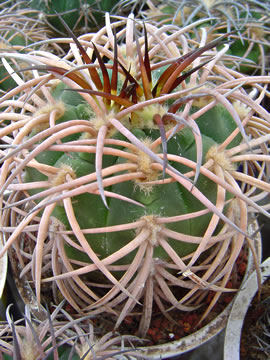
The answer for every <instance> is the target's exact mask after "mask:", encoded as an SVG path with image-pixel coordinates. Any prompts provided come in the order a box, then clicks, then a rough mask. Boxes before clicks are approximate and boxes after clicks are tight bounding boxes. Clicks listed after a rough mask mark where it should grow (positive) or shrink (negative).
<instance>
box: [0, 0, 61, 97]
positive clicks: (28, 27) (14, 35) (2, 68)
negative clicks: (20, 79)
mask: <svg viewBox="0 0 270 360" xmlns="http://www.w3.org/2000/svg"><path fill="white" fill-rule="evenodd" d="M23 3H24V2H15V3H13V2H12V1H5V2H1V4H0V48H1V51H10V52H13V51H21V50H22V49H24V47H25V46H28V52H30V51H32V50H33V49H31V44H33V43H35V42H38V41H44V40H48V38H50V37H51V35H52V32H51V31H49V30H48V29H46V27H45V26H44V25H43V23H42V22H41V21H40V20H39V19H38V12H37V11H34V10H31V9H22V8H20V6H21V4H23ZM49 49H50V51H54V52H55V53H58V54H59V53H61V51H62V50H61V48H60V47H59V46H58V45H57V44H53V43H50V45H47V44H43V45H42V46H40V47H39V51H42V50H49ZM3 61H4V60H3ZM8 64H9V65H11V64H12V70H11V71H13V69H16V70H19V69H20V68H21V67H22V66H23V67H25V65H26V64H24V65H23V64H21V63H20V62H18V61H16V60H14V59H13V60H12V61H11V62H10V61H8V62H7V64H6V65H3V64H2V61H1V65H0V77H1V81H0V88H1V90H2V92H5V91H8V90H10V89H11V88H13V87H14V86H16V85H17V83H16V82H15V81H14V80H13V79H12V78H11V77H10V76H9V73H8V71H7V70H8V69H9V68H8ZM28 75H29V73H28ZM25 76H27V74H25Z"/></svg>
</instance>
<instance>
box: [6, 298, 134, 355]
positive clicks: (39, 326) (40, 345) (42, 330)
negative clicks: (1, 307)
mask: <svg viewBox="0 0 270 360" xmlns="http://www.w3.org/2000/svg"><path fill="white" fill-rule="evenodd" d="M9 310H10V309H9V308H8V309H7V316H6V317H7V321H6V322H0V336H1V338H0V357H1V359H5V360H9V359H21V360H39V359H40V360H41V359H48V360H59V359H62V360H64V359H70V360H71V359H73V360H77V359H78V360H79V359H87V360H91V359H100V360H105V359H108V360H109V359H116V356H120V355H121V354H128V355H131V354H132V355H135V356H136V349H135V347H134V345H133V343H134V342H135V341H138V340H139V339H138V338H136V337H135V336H131V335H130V336H128V335H127V336H120V335H117V334H113V333H109V334H106V335H105V336H100V338H98V337H97V334H96V333H97V332H95V331H94V327H93V324H92V323H91V321H89V316H88V317H87V316H86V317H82V318H80V319H73V318H72V317H71V316H70V315H69V314H68V313H67V312H66V311H65V310H64V308H63V302H62V303H61V304H59V305H58V306H57V307H56V308H55V309H53V310H52V313H51V314H50V312H49V311H47V319H45V320H44V321H42V322H40V321H38V320H37V319H35V318H34V317H33V316H32V315H31V312H30V309H29V308H28V307H27V306H26V307H25V314H24V318H23V319H21V320H18V321H13V319H12V317H11V316H10V314H9ZM86 320H87V324H86ZM11 339H12V342H11V341H10V340H11ZM127 344H128V346H129V348H133V350H132V349H131V350H125V347H126V345H127ZM116 346H117V347H118V348H116ZM119 348H120V350H119Z"/></svg>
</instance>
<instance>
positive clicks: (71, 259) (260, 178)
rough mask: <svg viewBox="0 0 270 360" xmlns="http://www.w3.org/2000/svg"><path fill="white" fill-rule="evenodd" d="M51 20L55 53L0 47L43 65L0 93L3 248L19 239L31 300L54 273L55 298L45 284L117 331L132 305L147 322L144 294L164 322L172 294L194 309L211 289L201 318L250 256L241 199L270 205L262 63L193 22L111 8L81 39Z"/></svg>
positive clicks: (142, 329)
mask: <svg viewBox="0 0 270 360" xmlns="http://www.w3.org/2000/svg"><path fill="white" fill-rule="evenodd" d="M63 24H64V26H65V28H66V31H67V32H69V35H70V36H71V39H70V44H71V47H70V51H69V53H68V54H67V55H66V56H65V57H64V58H63V59H60V58H57V61H56V57H54V58H51V57H50V56H47V55H46V54H37V55H32V54H11V55H10V54H8V53H2V57H8V56H12V57H13V58H20V59H21V58H23V59H24V61H26V62H28V63H29V64H31V68H29V67H27V68H26V69H25V70H27V71H30V70H32V71H36V72H38V74H39V77H38V78H37V77H36V78H35V79H34V80H29V81H28V82H26V83H24V84H23V85H18V87H17V88H16V89H14V91H13V92H10V93H8V94H6V95H5V96H4V97H3V98H2V100H1V106H2V107H5V106H7V105H8V104H10V105H9V106H10V107H11V108H10V110H12V114H13V115H11V114H10V113H8V117H9V118H10V119H11V123H10V124H9V125H8V126H5V127H3V128H2V129H1V130H0V135H1V137H2V138H3V140H4V141H5V142H6V143H7V148H8V149H7V150H5V151H2V162H3V164H2V171H1V177H0V184H1V186H0V187H1V189H2V190H1V193H2V194H3V193H4V191H6V190H10V191H11V194H10V196H9V198H8V200H7V201H6V203H4V204H3V210H2V212H1V221H2V223H3V233H4V234H5V235H6V243H5V245H4V247H3V249H2V250H1V252H0V256H1V255H3V254H4V253H5V252H6V251H8V250H9V249H10V251H12V250H11V249H12V248H13V249H16V256H17V257H18V263H19V265H20V267H21V268H22V272H21V277H22V278H24V277H25V278H27V279H28V280H30V283H31V284H33V289H35V292H36V295H37V302H38V303H39V304H41V303H42V302H43V301H46V300H44V299H43V296H44V295H45V292H47V291H48V290H47V289H48V287H47V283H50V282H52V283H53V284H54V285H53V286H52V288H53V289H54V290H53V295H52V296H53V298H54V299H55V301H59V300H60V299H59V298H58V295H57V292H56V291H55V286H56V287H57V288H58V289H59V291H60V292H61V294H62V296H63V297H65V299H66V300H67V301H68V303H69V304H70V305H71V306H72V308H73V311H75V312H78V313H79V314H81V315H82V314H88V313H91V316H97V315H99V316H100V314H103V315H104V314H105V315H104V316H106V314H109V316H110V317H112V318H113V319H114V327H115V328H116V329H117V328H119V327H120V326H121V324H122V322H123V320H124V319H125V317H126V316H127V315H130V316H134V317H136V316H137V315H138V314H140V315H141V316H139V322H138V334H139V335H140V336H145V335H146V334H147V331H148V328H149V326H150V321H151V316H152V312H153V311H155V310H154V304H155V305H156V307H157V308H158V311H160V312H162V313H163V314H164V316H166V317H167V318H169V319H170V321H172V322H174V319H173V315H170V310H171V309H172V307H173V308H175V309H176V310H178V311H193V310H195V309H197V308H198V307H199V306H201V305H203V304H204V303H205V299H206V297H207V294H208V291H207V290H211V291H214V292H216V293H215V295H214V297H213V299H212V300H211V301H210V303H209V304H208V305H207V306H204V312H203V315H202V318H201V321H203V319H205V318H206V317H207V315H208V314H209V312H210V311H211V310H212V308H213V306H214V305H215V304H216V302H217V301H218V299H219V297H220V296H221V293H222V292H228V291H229V292H231V291H235V289H231V288H228V287H227V282H228V280H229V279H230V277H231V274H232V272H233V269H234V264H235V261H236V259H237V257H238V255H239V253H240V251H241V249H242V248H243V246H244V244H245V243H246V241H247V243H248V245H249V246H250V247H251V249H252V251H253V254H254V257H255V259H256V251H255V249H254V247H253V245H252V240H251V239H250V237H249V236H248V234H247V233H248V212H249V211H250V209H251V208H252V209H254V211H257V212H261V213H263V214H265V215H266V216H269V215H268V213H267V211H266V210H267V206H261V205H259V202H260V201H261V200H262V199H263V198H265V197H266V196H267V194H268V193H269V191H270V186H269V183H268V182H267V177H268V176H269V173H268V171H269V168H268V166H267V164H268V163H269V160H270V157H269V153H268V151H269V149H268V143H269V139H270V138H269V136H270V134H269V115H268V114H267V112H266V111H265V110H264V109H263V107H262V106H261V105H260V102H261V101H262V99H263V96H264V94H265V89H264V84H268V83H269V81H270V80H269V77H267V76H260V77H245V76H243V75H241V74H238V73H236V71H234V70H231V69H228V68H226V67H225V66H224V65H223V63H222V62H221V61H220V58H221V57H222V56H223V55H224V54H225V52H226V51H227V50H228V48H229V46H228V44H226V43H225V44H224V42H226V41H227V40H226V39H227V35H224V36H222V37H220V38H219V39H216V40H214V41H212V42H207V33H206V31H205V29H202V38H201V40H200V42H199V43H197V42H196V41H195V40H190V38H189V37H188V36H187V37H186V36H185V34H186V33H187V32H188V31H192V29H191V26H188V27H187V28H182V29H179V28H177V27H176V26H174V25H170V26H165V27H161V28H157V27H155V26H154V25H151V24H143V23H142V22H139V21H136V22H135V21H134V18H133V17H132V16H130V17H129V18H128V19H125V18H123V19H121V20H119V21H117V22H114V23H111V22H110V19H109V15H108V14H107V18H106V26H105V27H104V28H102V29H100V31H98V32H97V33H96V34H85V35H83V36H81V37H80V38H79V39H77V38H76V37H75V36H74V34H73V33H72V32H71V30H70V29H69V28H68V27H67V25H66V24H65V23H64V22H63ZM195 25H196V24H195ZM124 38H125V39H124ZM218 45H219V46H220V45H223V46H222V48H221V49H220V50H219V51H217V50H216V49H215V47H217V46H218ZM182 49H183V50H182ZM33 64H34V65H33ZM44 72H45V74H44V75H42V73H44ZM242 84H245V88H244V87H243V86H242ZM24 89H27V90H26V91H27V93H29V91H30V94H29V96H28V98H27V101H21V99H25V94H24ZM33 89H34V90H33ZM14 95H16V100H14V101H13V102H12V103H10V97H11V96H14ZM267 95H269V94H268V93H267ZM22 108H23V109H24V111H21V110H22ZM14 110H16V111H14ZM255 113H256V114H255ZM17 114H19V116H17ZM15 115H16V116H15ZM15 180H16V181H15ZM245 239H246V241H245ZM31 269H33V270H32V271H31ZM45 289H46V290H45Z"/></svg>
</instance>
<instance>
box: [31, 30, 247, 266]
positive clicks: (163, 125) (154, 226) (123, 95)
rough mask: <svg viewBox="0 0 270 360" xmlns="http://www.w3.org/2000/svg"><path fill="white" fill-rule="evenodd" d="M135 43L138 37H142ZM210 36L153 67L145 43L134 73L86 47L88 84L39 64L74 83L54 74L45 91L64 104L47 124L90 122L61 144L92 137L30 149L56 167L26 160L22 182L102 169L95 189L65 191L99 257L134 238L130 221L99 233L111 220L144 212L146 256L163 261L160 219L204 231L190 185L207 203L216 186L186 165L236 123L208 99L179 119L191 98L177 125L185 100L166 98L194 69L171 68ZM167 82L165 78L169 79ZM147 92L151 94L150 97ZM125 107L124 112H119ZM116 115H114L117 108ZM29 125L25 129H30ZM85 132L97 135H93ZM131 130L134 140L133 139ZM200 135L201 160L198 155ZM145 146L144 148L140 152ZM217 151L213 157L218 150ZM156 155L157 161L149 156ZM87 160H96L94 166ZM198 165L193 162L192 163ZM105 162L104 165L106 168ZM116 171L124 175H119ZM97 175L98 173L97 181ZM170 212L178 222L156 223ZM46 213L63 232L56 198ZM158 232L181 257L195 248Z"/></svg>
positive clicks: (74, 252)
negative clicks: (203, 107) (46, 169)
mask: <svg viewBox="0 0 270 360" xmlns="http://www.w3.org/2000/svg"><path fill="white" fill-rule="evenodd" d="M145 36H146V35H145ZM74 41H75V43H76V44H77V46H78V47H79V50H80V52H81V53H82V55H83V58H84V61H85V62H86V63H88V64H92V61H93V60H92V59H90V57H89V56H88V55H87V54H86V52H85V51H84V49H83V48H82V46H81V45H80V43H79V42H78V40H77V39H75V40H74ZM145 43H146V44H147V38H146V41H145ZM217 43H218V41H217V40H215V41H214V42H212V43H210V44H208V45H206V46H205V48H199V49H196V50H195V51H192V52H190V53H189V54H188V55H185V56H183V57H182V58H181V59H178V60H176V61H174V62H172V63H171V64H169V66H166V67H164V66H161V67H160V68H157V70H152V69H151V67H150V63H149V58H148V52H147V50H146V52H145V54H144V57H143V56H142V54H141V53H140V50H139V48H138V53H139V64H140V72H141V74H140V76H139V77H138V78H137V77H136V76H135V75H134V73H132V66H130V69H125V68H124V66H123V65H121V64H120V63H119V62H118V60H117V53H116V50H115V53H114V59H113V60H112V61H111V63H109V65H108V64H106V63H105V62H104V61H103V59H102V56H101V55H100V53H99V52H98V50H97V49H96V47H95V45H93V52H94V55H95V58H96V59H97V61H98V65H99V69H100V70H95V68H94V67H92V68H91V67H89V69H91V70H89V74H90V76H91V79H92V81H93V82H94V83H95V85H96V89H95V88H93V86H90V85H89V84H88V83H87V82H86V81H85V80H84V79H83V78H82V77H81V76H77V75H76V72H70V73H67V72H66V70H65V69H62V68H60V67H57V66H55V67H49V66H48V67H46V70H48V71H50V72H51V73H53V74H56V75H60V76H63V75H64V76H65V78H67V79H68V80H72V81H73V82H75V83H77V84H79V85H80V87H79V88H78V86H77V89H78V90H77V91H71V90H74V89H70V88H68V86H67V84H66V83H65V81H63V82H61V81H60V82H59V84H58V85H57V86H56V87H55V88H54V89H52V91H51V94H52V96H53V97H54V99H55V100H56V102H57V103H61V104H62V105H64V114H63V115H62V116H61V117H60V118H59V119H58V120H57V124H60V123H63V122H68V121H71V120H72V119H84V120H87V121H89V124H90V127H91V128H92V129H93V133H92V134H90V135H89V133H86V132H78V133H75V134H73V135H70V136H67V137H64V138H62V139H61V143H62V144H65V143H66V144H69V143H70V142H71V141H73V142H74V141H75V142H76V141H78V140H81V144H84V141H85V144H87V141H92V145H84V146H83V147H82V148H81V149H82V150H76V147H75V146H74V151H62V152H61V151H53V150H46V151H43V152H42V153H40V154H38V155H37V156H36V157H35V160H36V161H38V162H39V163H43V164H47V165H50V166H53V167H55V168H58V169H59V171H58V172H57V173H55V175H54V176H51V177H48V176H46V175H45V174H44V173H41V172H40V171H38V170H37V169H36V168H34V167H30V166H29V167H27V168H26V176H25V182H35V181H41V180H49V181H50V182H51V186H58V185H59V184H62V183H64V182H66V181H70V180H74V179H78V178H80V177H83V176H86V175H89V174H94V175H93V181H94V182H95V181H97V178H98V175H97V172H99V173H101V172H102V174H104V175H102V186H103V188H102V187H100V186H99V187H98V188H96V189H95V191H93V192H91V191H85V192H84V193H81V194H79V195H77V196H74V197H72V198H71V201H72V207H73V211H74V214H75V217H76V220H77V222H78V225H79V227H80V228H81V229H96V228H103V231H97V232H94V231H93V232H92V233H91V231H90V233H89V232H88V233H87V232H86V233H85V238H86V239H87V241H88V243H89V244H90V246H91V248H92V250H93V251H94V252H95V253H96V254H97V255H98V256H99V258H100V259H104V258H106V257H108V256H110V255H111V254H113V253H115V252H116V251H118V250H120V249H121V248H123V247H124V246H125V245H126V244H128V242H129V241H130V240H131V239H134V238H135V237H136V232H137V231H138V229H137V230H134V229H131V230H128V229H125V230H123V231H106V229H109V228H110V227H112V226H116V225H121V224H129V223H132V222H136V221H139V220H144V225H143V226H145V227H146V228H147V229H148V230H149V239H148V240H149V241H150V243H151V244H152V245H154V253H153V257H154V258H159V259H161V260H163V261H169V256H168V254H167V253H166V251H165V250H164V248H163V247H161V246H159V241H160V239H161V238H162V239H164V235H162V229H163V228H164V227H166V228H167V229H170V230H172V231H174V232H177V233H181V234H185V235H192V236H202V235H203V234H204V232H205V231H206V229H207V227H208V224H209V221H210V219H211V216H212V214H211V211H207V208H206V206H205V204H203V203H202V202H201V201H200V200H199V199H198V198H197V197H196V196H194V194H193V189H198V190H199V191H200V192H201V193H202V194H203V195H204V196H205V197H206V198H207V199H208V200H210V201H211V202H212V203H213V204H215V203H216V198H217V185H216V184H215V183H214V182H213V181H212V180H210V179H209V178H208V177H206V176H204V175H203V174H202V173H200V172H199V171H198V174H197V175H198V176H197V179H195V178H196V172H197V170H196V164H197V163H198V162H200V161H201V163H202V164H203V163H205V162H206V161H207V160H208V159H209V156H210V155H209V154H210V153H214V152H215V151H214V149H216V148H217V145H218V144H221V143H222V142H223V141H225V140H226V139H227V138H228V136H229V135H231V134H232V132H233V131H234V130H235V129H236V128H237V124H236V122H235V119H233V117H232V115H231V113H230V112H229V111H228V110H227V109H225V107H224V106H223V105H221V104H217V105H215V106H213V107H212V108H210V109H209V110H208V111H207V112H205V113H204V114H203V115H201V116H199V117H197V118H196V123H195V122H194V121H193V122H189V121H190V120H189V117H190V115H191V114H193V113H195V112H196V111H197V110H198V108H197V107H196V106H193V107H192V108H191V109H190V115H188V117H187V118H186V122H185V123H181V111H182V110H183V107H184V105H185V103H187V101H188V98H186V100H185V98H182V100H183V101H182V103H181V98H180V97H179V96H175V97H174V96H173V94H174V92H175V93H176V91H178V90H179V89H181V88H180V87H179V84H181V83H182V81H184V80H185V79H186V78H188V76H189V75H190V74H191V73H193V72H195V71H197V70H198V69H197V68H193V69H192V70H190V71H189V72H185V73H184V74H182V75H180V76H177V77H175V79H173V80H172V76H173V74H174V73H175V71H176V70H178V69H180V67H182V69H183V70H184V69H185V68H186V67H187V66H189V65H190V64H191V63H192V61H193V60H194V59H195V58H196V57H197V56H200V54H202V53H203V52H204V51H205V50H208V49H211V48H213V47H214V46H215V45H216V44H217ZM137 46H138V44H137ZM115 49H116V48H115ZM180 72H182V70H181V71H178V73H180ZM152 80H153V83H154V82H155V83H154V85H155V86H153V87H152ZM169 81H171V84H170V85H169ZM84 94H88V95H90V96H91V97H92V98H93V99H94V100H95V101H96V104H98V101H100V100H97V98H99V99H100V98H102V101H103V102H104V104H105V108H106V113H104V116H103V117H102V116H97V114H96V113H95V111H94V109H92V108H91V106H90V105H89V103H87V102H86V101H85V100H84V98H83V95H84ZM166 94H171V99H169V100H167V101H164V100H163V99H162V97H163V96H164V95H166ZM184 96H185V95H183V97H184ZM155 99H159V101H155ZM179 99H180V100H179ZM151 100H153V101H152V103H151ZM210 101H212V98H211V100H209V102H210ZM136 106H137V107H138V108H136ZM129 109H134V110H130V111H128V110H129ZM121 114H123V115H122V116H121ZM113 119H114V120H113ZM179 119H180V120H179ZM113 121H115V122H117V123H118V124H119V123H121V125H122V127H123V128H124V129H125V131H123V130H122V128H119V126H118V127H117V126H114V124H115V122H113ZM194 123H195V125H194ZM104 129H105V136H104V139H105V140H104V139H103V145H102V162H101V163H102V165H101V166H102V167H100V164H99V165H98V164H97V156H96V153H97V152H98V150H97V148H98V146H99V141H100V136H101V135H100V134H101V131H102V130H104ZM175 130H176V131H175ZM38 131H39V130H33V133H32V134H31V136H34V135H35V134H36V133H37V132H38ZM94 132H96V134H97V135H93V134H94ZM127 133H128V134H129V135H128V136H127V135H126V134H127ZM134 138H135V139H137V140H136V141H139V144H140V145H139V146H137V143H136V141H135V140H134ZM198 139H199V140H198ZM241 140H242V136H241V134H239V135H238V136H237V137H235V138H234V140H233V141H232V142H231V144H229V147H230V146H235V145H237V144H239V143H240V142H241ZM110 141H111V143H110ZM200 141H201V149H202V155H201V159H199V158H198V147H199V146H200V145H199V142H200ZM129 144H130V146H129ZM145 149H149V151H150V154H149V153H147V152H146V150H145ZM218 155H219V156H220V157H222V154H218ZM224 157H225V155H224ZM157 158H159V159H160V160H161V162H159V163H158V162H157ZM162 159H163V160H162ZM174 159H176V160H174ZM179 159H180V160H179ZM181 159H186V160H190V161H191V163H192V164H194V163H195V167H192V166H190V167H189V166H187V161H181ZM116 165H123V166H122V167H119V168H117V169H120V170H117V172H116V173H113V174H111V173H110V171H109V169H110V168H112V167H113V166H116ZM97 166H99V167H100V169H99V170H98V169H97ZM125 166H126V169H125ZM222 166H223V165H222ZM224 166H225V165H224ZM115 168H116V167H115ZM198 168H199V169H200V166H199V167H198ZM101 169H102V171H101ZM106 169H107V170H108V172H107V175H106V171H105V170H106ZM191 171H193V175H192V176H189V178H188V179H187V178H186V177H185V174H188V173H189V172H191ZM174 173H175V174H177V176H178V178H179V177H180V178H182V179H184V181H185V184H188V185H186V186H184V185H183V184H181V181H175V179H174V177H173V176H171V174H174ZM109 175H110V176H109ZM111 175H112V176H111ZM123 175H126V179H127V180H125V178H124V177H123ZM133 175H134V176H133ZM118 176H122V178H121V179H122V180H119V181H118V180H117V177H118ZM114 179H115V181H114ZM194 179H195V180H194ZM106 180H108V181H107V183H106ZM42 190H44V189H35V190H31V194H34V193H39V192H40V191H42ZM102 192H103V195H104V196H103V198H102V196H101V193H102ZM230 197H231V194H230V193H228V192H227V194H226V198H227V199H229V198H230ZM127 199H129V201H127ZM200 210H202V211H203V210H206V211H205V212H204V213H203V212H202V215H200V216H196V217H192V216H190V217H189V216H187V217H186V219H184V216H185V215H189V214H192V213H195V212H198V211H200ZM180 215H183V219H182V220H181V221H172V222H168V223H166V224H164V223H162V222H159V221H157V219H160V218H170V217H174V216H180ZM52 219H53V220H52V221H55V219H57V221H58V222H60V223H61V224H63V225H64V227H65V229H66V230H67V231H68V230H70V229H71V225H70V221H69V219H68V216H67V214H66V209H65V207H64V205H63V201H62V200H61V201H59V202H58V203H57V205H56V207H55V208H54V210H53V212H52ZM74 239H75V237H74ZM165 240H166V241H168V243H169V244H170V246H171V247H172V248H173V249H174V251H175V252H176V253H177V254H178V255H179V256H181V257H183V256H185V255H187V254H190V253H191V252H193V251H194V250H195V249H196V247H197V244H194V243H189V242H186V241H178V240H175V239H172V238H170V237H169V236H167V237H165ZM76 241H77V240H75V242H76ZM65 250H66V253H67V255H68V257H70V258H72V259H74V260H75V261H82V262H86V263H87V262H90V263H91V259H89V257H88V256H87V255H86V254H85V253H84V251H81V250H80V249H79V248H76V247H74V246H70V245H68V244H67V245H66V246H65ZM135 254H136V250H134V251H132V252H130V253H128V254H126V255H125V256H124V257H122V258H121V259H120V260H119V261H118V262H116V264H118V265H125V264H129V263H130V262H131V261H132V260H133V259H134V256H135Z"/></svg>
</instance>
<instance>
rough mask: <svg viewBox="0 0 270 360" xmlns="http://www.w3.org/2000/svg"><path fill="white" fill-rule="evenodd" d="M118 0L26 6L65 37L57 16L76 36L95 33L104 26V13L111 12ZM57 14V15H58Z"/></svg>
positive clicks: (31, 3)
mask: <svg viewBox="0 0 270 360" xmlns="http://www.w3.org/2000/svg"><path fill="white" fill-rule="evenodd" d="M117 2H118V0H102V1H100V0H70V1H65V0H58V1H51V0H47V1H43V0H30V1H28V3H27V5H28V6H29V7H30V8H31V9H35V10H38V11H39V12H40V18H41V19H43V20H44V21H45V22H46V24H47V25H49V27H50V28H51V29H52V30H53V31H55V32H56V33H57V34H61V35H64V36H66V31H65V28H64V26H63V24H62V22H61V21H60V20H59V15H61V17H62V18H63V19H64V21H65V22H66V23H67V24H68V26H69V27H70V28H71V29H72V31H73V32H74V33H76V34H77V35H79V34H85V33H87V32H92V31H96V30H97V29H100V28H101V27H102V26H103V25H104V15H105V12H106V11H109V12H110V11H111V10H112V8H113V6H114V5H115V4H116V3H117ZM58 14H59V15H58Z"/></svg>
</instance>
